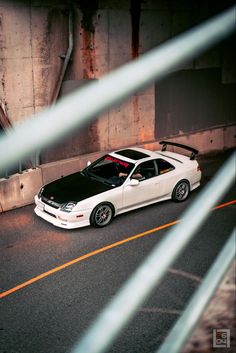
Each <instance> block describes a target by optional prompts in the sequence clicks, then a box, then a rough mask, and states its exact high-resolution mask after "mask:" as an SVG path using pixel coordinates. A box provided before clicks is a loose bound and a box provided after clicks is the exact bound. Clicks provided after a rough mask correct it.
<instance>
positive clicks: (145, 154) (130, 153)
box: [110, 147, 189, 163]
mask: <svg viewBox="0 0 236 353" xmlns="http://www.w3.org/2000/svg"><path fill="white" fill-rule="evenodd" d="M110 155H113V156H114V157H116V158H121V159H123V160H126V161H128V162H132V163H137V162H140V161H144V160H148V159H149V158H150V157H152V158H163V157H164V158H165V159H167V160H169V161H170V162H171V161H172V163H173V162H177V163H178V162H179V163H184V162H186V161H188V160H189V157H187V156H185V155H182V154H179V153H175V152H169V151H150V150H147V149H145V148H140V147H129V148H124V149H120V150H117V151H115V152H111V153H110Z"/></svg>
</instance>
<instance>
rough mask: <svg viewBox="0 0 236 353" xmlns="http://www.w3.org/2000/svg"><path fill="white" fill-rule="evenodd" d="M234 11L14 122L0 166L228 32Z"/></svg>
mask: <svg viewBox="0 0 236 353" xmlns="http://www.w3.org/2000/svg"><path fill="white" fill-rule="evenodd" d="M235 12H236V7H235V6H234V7H232V8H231V9H229V10H227V11H225V12H224V13H222V14H220V15H218V16H216V17H214V18H213V19H211V20H208V21H206V22H204V23H203V24H200V25H198V26H196V27H195V28H193V29H190V30H189V31H187V32H185V33H183V34H182V35H179V36H178V37H176V38H174V39H171V40H169V41H168V42H166V43H164V44H162V45H160V46H159V47H158V48H156V49H154V50H152V51H150V52H149V53H147V54H144V55H143V56H141V57H140V58H139V59H137V60H135V61H132V62H131V63H129V64H127V65H124V66H123V67H121V68H119V69H117V70H115V71H113V72H112V73H110V74H109V75H107V76H105V77H104V78H102V79H100V80H99V81H96V82H94V83H91V84H90V85H88V86H87V87H85V88H83V89H81V90H79V91H76V92H74V93H72V94H70V95H68V96H66V97H64V98H63V99H61V100H60V101H59V102H57V103H56V104H55V105H54V106H53V107H51V108H48V109H46V110H45V111H43V112H41V113H39V114H37V115H36V116H34V117H32V118H31V119H28V120H27V121H25V122H23V123H22V124H21V125H18V126H15V127H14V130H12V131H9V133H8V134H7V135H6V136H3V137H1V139H0V163H1V165H0V168H1V169H5V168H8V167H10V166H12V165H14V164H15V163H17V161H18V160H22V161H23V160H24V158H27V157H30V155H32V154H33V153H34V152H36V151H37V150H42V149H43V148H44V147H46V146H48V145H52V144H53V143H55V142H56V141H58V140H61V139H62V138H64V137H66V136H67V135H68V134H69V133H70V132H72V131H73V130H74V129H75V128H80V127H82V126H84V125H85V124H86V123H88V122H89V121H91V120H92V119H94V118H95V117H97V116H98V115H99V114H101V113H102V112H104V111H105V110H106V109H108V108H109V107H112V106H114V105H115V104H116V103H118V102H121V101H123V100H125V98H128V97H129V96H131V95H132V94H133V93H134V92H136V91H138V90H140V89H141V88H144V87H146V86H147V85H149V84H151V83H152V82H154V81H156V80H158V79H160V78H162V77H163V76H165V75H166V74H168V73H170V72H171V71H173V70H174V69H175V68H176V67H178V64H180V63H182V62H183V61H186V60H189V59H191V58H193V57H195V56H196V55H199V54H201V53H202V52H203V51H204V50H206V49H208V48H210V47H212V46H213V45H214V44H216V43H217V42H219V41H220V40H222V39H224V38H226V37H227V36H229V35H230V33H232V32H233V31H234V30H235ZM6 152H7V153H6Z"/></svg>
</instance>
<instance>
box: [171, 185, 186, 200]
mask: <svg viewBox="0 0 236 353" xmlns="http://www.w3.org/2000/svg"><path fill="white" fill-rule="evenodd" d="M189 192H190V187H189V182H188V181H186V180H181V181H180V182H179V183H178V184H177V185H176V186H175V188H174V190H173V192H172V199H173V200H174V201H176V202H181V201H184V200H186V199H187V197H188V195H189Z"/></svg>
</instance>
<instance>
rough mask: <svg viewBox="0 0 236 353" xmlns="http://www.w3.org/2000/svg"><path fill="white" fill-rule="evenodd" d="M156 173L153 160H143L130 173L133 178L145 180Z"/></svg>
mask: <svg viewBox="0 0 236 353" xmlns="http://www.w3.org/2000/svg"><path fill="white" fill-rule="evenodd" d="M155 175H156V172H155V165H154V162H153V161H147V162H143V163H141V164H139V165H138V167H137V168H136V169H135V171H134V173H133V174H132V178H133V179H138V180H146V179H149V178H152V177H154V176H155Z"/></svg>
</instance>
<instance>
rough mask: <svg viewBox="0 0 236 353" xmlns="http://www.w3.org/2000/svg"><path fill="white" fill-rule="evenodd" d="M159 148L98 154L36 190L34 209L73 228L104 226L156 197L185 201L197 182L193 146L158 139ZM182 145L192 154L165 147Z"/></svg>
mask: <svg viewBox="0 0 236 353" xmlns="http://www.w3.org/2000/svg"><path fill="white" fill-rule="evenodd" d="M160 144H161V145H162V150H161V151H156V152H153V151H149V150H146V149H142V148H137V147H133V148H126V149H121V150H118V151H115V152H112V153H109V154H106V155H105V156H103V157H101V158H99V159H98V160H96V161H95V162H93V163H92V164H90V165H89V166H88V167H87V168H85V169H84V170H82V171H80V172H77V173H74V174H71V175H68V176H66V177H64V178H61V179H58V180H55V181H53V182H51V183H49V184H47V185H44V186H43V187H42V188H41V189H40V191H39V193H38V195H36V196H35V203H36V207H35V213H36V214H37V215H38V216H40V217H42V218H43V219H45V220H46V221H48V222H50V223H52V224H54V225H55V226H58V227H61V228H66V229H72V228H79V227H84V226H88V225H93V226H95V227H104V226H106V225H108V224H109V223H110V222H111V220H112V218H113V217H114V216H117V215H119V214H121V213H124V212H127V211H131V210H134V209H137V208H139V207H144V206H147V205H150V204H153V203H155V202H159V201H163V200H168V199H171V198H172V199H173V200H174V201H178V202H180V201H184V200H185V199H186V198H187V197H188V194H189V192H190V191H192V190H194V189H195V188H197V187H198V186H199V185H200V180H201V170H200V167H199V164H198V162H197V161H196V159H195V156H196V155H197V153H198V151H197V150H195V149H193V148H191V147H188V146H185V145H180V144H177V143H173V142H166V141H162V142H160ZM167 145H174V146H177V147H181V148H185V149H186V150H188V151H190V152H191V156H190V157H188V156H185V155H182V154H179V153H174V152H169V151H167Z"/></svg>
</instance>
